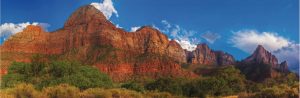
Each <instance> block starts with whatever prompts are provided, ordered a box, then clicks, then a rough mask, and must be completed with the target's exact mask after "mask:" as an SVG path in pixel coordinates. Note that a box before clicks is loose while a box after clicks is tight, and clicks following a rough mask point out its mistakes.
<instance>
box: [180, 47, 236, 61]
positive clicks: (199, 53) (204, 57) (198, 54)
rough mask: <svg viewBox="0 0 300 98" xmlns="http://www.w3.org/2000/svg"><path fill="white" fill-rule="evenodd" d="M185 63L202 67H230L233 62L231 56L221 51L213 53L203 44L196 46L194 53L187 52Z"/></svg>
mask: <svg viewBox="0 0 300 98" xmlns="http://www.w3.org/2000/svg"><path fill="white" fill-rule="evenodd" d="M186 55H187V62H188V63H192V64H203V65H232V64H234V63H235V60H234V58H233V56H232V55H230V54H228V53H224V52H223V51H213V50H211V49H210V48H209V47H208V46H207V45H206V44H205V43H202V44H199V45H197V47H196V49H195V50H194V51H191V52H189V51H187V52H186Z"/></svg>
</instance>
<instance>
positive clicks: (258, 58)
mask: <svg viewBox="0 0 300 98" xmlns="http://www.w3.org/2000/svg"><path fill="white" fill-rule="evenodd" d="M241 63H242V65H241V67H242V71H243V69H253V71H255V70H258V72H256V73H255V72H253V73H251V72H247V73H248V76H251V79H252V80H254V81H263V80H265V79H267V78H275V77H278V76H280V75H282V74H286V73H289V70H288V65H287V62H286V61H284V62H282V63H281V64H278V60H277V58H276V57H275V56H274V55H272V54H271V53H270V52H269V51H267V50H266V49H265V48H264V47H263V46H262V45H258V46H257V48H256V50H255V51H254V52H253V54H252V55H251V56H249V57H247V58H246V59H244V60H242V62H241ZM244 71H247V70H244ZM258 77H259V78H258Z"/></svg>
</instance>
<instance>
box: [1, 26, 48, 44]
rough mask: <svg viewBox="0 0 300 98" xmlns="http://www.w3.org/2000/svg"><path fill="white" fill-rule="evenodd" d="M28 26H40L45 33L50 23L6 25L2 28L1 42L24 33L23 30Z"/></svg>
mask: <svg viewBox="0 0 300 98" xmlns="http://www.w3.org/2000/svg"><path fill="white" fill-rule="evenodd" d="M28 25H39V26H41V27H42V28H43V29H44V30H45V31H47V28H48V27H49V26H50V25H49V24H48V23H38V22H33V23H30V22H25V23H18V24H14V23H4V24H1V26H0V38H1V41H0V42H3V41H5V40H6V39H7V38H9V37H10V36H11V35H14V34H16V33H19V32H22V31H23V29H25V28H26V27H27V26H28Z"/></svg>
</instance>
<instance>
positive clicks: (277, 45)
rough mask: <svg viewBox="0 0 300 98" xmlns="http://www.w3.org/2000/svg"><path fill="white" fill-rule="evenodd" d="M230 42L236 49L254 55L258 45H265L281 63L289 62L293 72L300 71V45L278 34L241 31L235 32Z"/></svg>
mask: <svg viewBox="0 0 300 98" xmlns="http://www.w3.org/2000/svg"><path fill="white" fill-rule="evenodd" d="M230 42H231V43H232V44H233V46H234V47H237V48H239V49H241V50H243V51H245V52H247V53H252V52H253V51H254V50H255V49H256V47H257V45H263V47H264V48H265V49H267V50H268V51H270V52H271V53H272V54H274V55H275V56H276V57H277V58H278V60H279V62H282V61H287V62H288V65H289V68H290V69H291V70H294V71H298V68H299V47H300V45H299V44H297V43H294V42H292V41H289V40H288V39H286V38H284V37H282V36H279V35H278V34H277V33H272V32H258V31H255V30H241V31H238V32H234V35H233V37H232V38H231V39H230Z"/></svg>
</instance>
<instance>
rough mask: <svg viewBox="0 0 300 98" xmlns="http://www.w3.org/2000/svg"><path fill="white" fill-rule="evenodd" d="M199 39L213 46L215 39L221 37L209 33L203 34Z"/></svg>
mask: <svg viewBox="0 0 300 98" xmlns="http://www.w3.org/2000/svg"><path fill="white" fill-rule="evenodd" d="M201 37H202V38H204V39H205V40H206V41H207V42H209V43H211V44H213V43H214V42H215V41H216V40H217V39H219V38H221V36H220V35H219V34H218V33H214V32H211V31H207V32H205V33H203V34H202V35H201Z"/></svg>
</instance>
